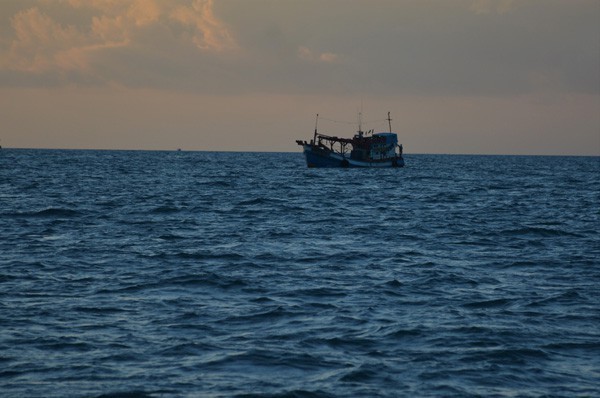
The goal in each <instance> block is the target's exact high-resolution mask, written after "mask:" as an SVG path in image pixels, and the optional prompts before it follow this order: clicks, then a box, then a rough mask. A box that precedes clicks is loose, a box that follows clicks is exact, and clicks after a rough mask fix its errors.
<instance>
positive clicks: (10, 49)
mask: <svg viewBox="0 0 600 398" xmlns="http://www.w3.org/2000/svg"><path fill="white" fill-rule="evenodd" d="M61 7H62V8H61ZM57 9H60V10H63V11H64V14H67V13H68V12H70V13H73V12H75V13H77V12H79V15H80V20H79V21H78V24H67V23H64V22H62V21H60V20H57V19H55V18H53V17H52V16H51V14H58V13H57V12H56V10H57ZM86 15H90V17H89V19H87V20H83V21H82V20H81V19H83V18H85V16H86ZM10 23H11V27H12V31H13V37H12V40H10V44H9V45H8V46H5V48H4V50H3V51H2V53H0V55H1V58H2V59H3V60H2V61H0V72H1V71H5V72H6V71H13V72H19V73H33V74H37V75H39V74H43V73H51V74H59V75H65V74H67V73H70V72H77V73H78V74H79V75H83V76H86V75H87V76H94V77H95V78H98V79H99V80H105V81H110V80H111V77H110V76H104V77H102V76H101V73H99V71H98V70H97V68H96V66H97V65H96V64H95V61H96V60H98V59H99V54H101V53H104V54H106V53H107V52H109V51H111V50H113V49H120V48H130V49H132V50H133V49H135V48H145V49H151V48H152V47H153V46H154V45H155V43H157V42H160V40H156V37H155V36H153V35H152V33H157V31H156V30H155V31H153V30H152V29H153V28H158V29H159V30H162V31H161V33H163V35H164V33H165V32H166V33H167V34H166V36H167V37H172V38H174V39H176V40H178V41H179V43H183V44H184V45H185V42H186V41H187V42H189V43H190V45H194V46H195V47H196V48H197V50H198V51H206V52H223V51H230V50H235V49H236V48H237V45H236V41H235V39H234V38H233V35H232V34H231V33H230V31H229V29H228V28H227V27H226V26H225V25H224V24H223V22H222V21H221V20H219V19H218V18H217V17H216V16H215V14H214V12H213V2H212V0H195V1H193V2H192V3H191V4H190V5H189V6H182V5H178V4H177V3H175V4H174V3H168V2H167V3H165V2H161V3H158V2H157V1H155V0H135V1H133V2H129V1H127V2H125V1H118V0H89V1H88V0H86V1H83V0H64V1H61V2H52V1H40V2H38V4H37V5H36V6H33V7H31V8H28V9H24V10H21V11H19V12H17V13H16V14H15V15H14V16H12V18H11V20H10ZM177 34H179V35H180V36H179V37H176V36H177ZM161 44H162V45H164V42H163V43H161ZM147 51H148V50H147ZM150 51H154V53H155V54H160V53H161V52H162V51H164V48H161V47H155V48H154V49H153V50H150Z"/></svg>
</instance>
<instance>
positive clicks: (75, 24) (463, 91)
mask: <svg viewBox="0 0 600 398" xmlns="http://www.w3.org/2000/svg"><path fill="white" fill-rule="evenodd" d="M598 21H600V0H129V1H126V0H0V122H1V128H0V145H2V146H3V147H13V148H73V149H76V148H82V149H141V150H174V149H177V148H181V149H183V150H217V151H283V152H292V151H300V150H301V149H300V147H298V146H297V145H296V143H295V140H296V139H303V140H304V139H309V138H310V137H311V136H312V133H313V130H314V125H315V115H316V114H317V113H318V114H320V121H319V130H320V132H322V133H325V134H330V135H337V136H347V137H349V136H351V135H352V134H354V132H355V131H356V130H357V129H358V126H357V124H356V120H357V114H358V112H359V111H362V118H363V126H362V127H363V129H364V130H369V129H374V130H375V131H386V130H387V122H386V121H385V118H386V117H387V112H391V116H392V119H393V120H392V128H393V130H394V131H395V132H397V133H398V135H399V140H400V142H401V143H402V144H403V146H404V151H405V153H448V154H517V155H593V156H600V23H599V22H598Z"/></svg>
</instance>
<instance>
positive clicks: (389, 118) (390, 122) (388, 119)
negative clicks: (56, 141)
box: [387, 112, 392, 133]
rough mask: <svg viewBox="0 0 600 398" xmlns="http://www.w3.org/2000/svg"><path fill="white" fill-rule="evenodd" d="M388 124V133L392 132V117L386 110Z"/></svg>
mask: <svg viewBox="0 0 600 398" xmlns="http://www.w3.org/2000/svg"><path fill="white" fill-rule="evenodd" d="M387 121H388V126H390V133H391V132H392V118H391V117H390V113H389V112H388V118H387Z"/></svg>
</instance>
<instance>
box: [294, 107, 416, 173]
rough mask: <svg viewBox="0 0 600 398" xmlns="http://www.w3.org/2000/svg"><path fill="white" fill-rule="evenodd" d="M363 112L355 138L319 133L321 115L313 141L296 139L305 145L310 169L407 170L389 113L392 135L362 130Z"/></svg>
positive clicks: (304, 148) (299, 143)
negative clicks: (380, 168)
mask: <svg viewBox="0 0 600 398" xmlns="http://www.w3.org/2000/svg"><path fill="white" fill-rule="evenodd" d="M361 117H362V116H361V114H360V113H359V123H358V131H357V132H356V134H355V135H354V136H353V137H352V138H339V137H334V136H329V135H325V134H321V133H319V132H318V125H319V115H318V114H317V121H316V123H315V133H314V137H313V139H312V140H310V142H307V141H302V140H296V143H297V144H298V145H300V146H302V148H303V150H304V156H305V157H306V164H307V166H308V167H403V166H404V158H403V157H402V145H398V136H397V135H396V133H393V132H392V119H391V118H390V113H389V112H388V118H387V119H386V120H387V121H388V125H389V132H382V133H374V132H373V130H369V131H367V132H364V131H362V123H361Z"/></svg>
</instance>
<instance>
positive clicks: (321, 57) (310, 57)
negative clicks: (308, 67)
mask: <svg viewBox="0 0 600 398" xmlns="http://www.w3.org/2000/svg"><path fill="white" fill-rule="evenodd" d="M298 57H299V58H300V59H302V60H305V61H310V62H324V63H333V62H336V61H338V59H339V56H338V55H337V54H334V53H331V52H324V53H320V54H319V53H315V52H314V51H312V50H311V49H309V48H308V47H305V46H300V47H298Z"/></svg>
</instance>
